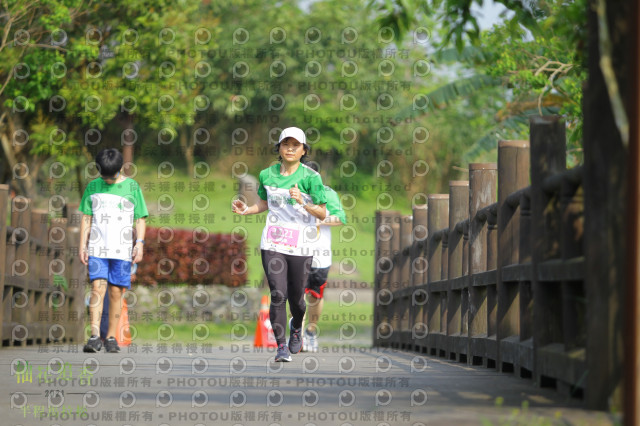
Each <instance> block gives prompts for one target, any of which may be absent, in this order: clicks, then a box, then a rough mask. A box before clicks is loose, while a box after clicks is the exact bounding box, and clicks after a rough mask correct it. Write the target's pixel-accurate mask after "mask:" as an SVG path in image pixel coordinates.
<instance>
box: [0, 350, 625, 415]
mask: <svg viewBox="0 0 640 426" xmlns="http://www.w3.org/2000/svg"><path fill="white" fill-rule="evenodd" d="M169 352H171V351H169ZM273 354H274V353H273V350H272V349H269V350H267V349H254V348H253V347H252V346H250V345H242V346H226V347H214V348H212V351H211V352H210V353H206V354H203V353H200V352H197V353H193V354H187V353H185V352H183V353H182V354H180V355H175V354H171V353H166V354H159V353H157V352H156V351H155V349H154V350H152V351H151V352H148V353H142V347H141V346H138V353H128V350H127V349H126V348H124V349H123V351H122V352H121V353H120V354H106V353H104V352H102V353H98V354H83V353H68V352H67V347H66V346H65V347H64V349H63V350H62V351H61V352H59V353H53V352H52V351H50V352H49V353H39V351H38V348H37V347H34V348H7V349H4V350H3V356H2V359H1V360H0V364H1V366H0V368H1V369H2V372H3V374H2V375H0V386H1V388H2V389H4V391H3V393H4V397H3V398H1V400H2V402H1V406H0V412H2V413H3V420H2V424H3V425H18V424H20V425H31V424H38V425H51V424H60V425H88V424H99V425H126V424H131V425H135V424H142V423H150V424H157V425H159V424H166V425H197V424H205V425H209V424H224V425H227V424H228V425H236V424H237V425H246V426H249V425H271V424H279V425H291V424H300V425H307V424H315V425H342V424H351V425H354V426H355V425H378V424H389V425H421V424H424V425H439V424H443V425H444V424H447V425H451V424H456V425H462V424H481V423H482V422H483V420H485V419H486V420H489V421H490V422H491V423H490V424H505V422H506V420H507V419H509V418H514V419H516V420H517V421H519V422H520V423H519V424H531V423H534V422H536V421H537V423H538V424H539V423H540V422H539V419H541V418H545V419H547V421H548V420H552V421H553V422H554V424H555V422H560V421H565V422H566V423H563V424H594V425H595V424H597V425H600V424H613V420H614V419H613V418H612V417H611V416H609V415H607V414H606V413H601V412H593V411H587V410H584V409H582V408H581V407H580V405H581V403H580V401H578V400H574V399H569V400H567V399H566V398H565V397H561V396H559V394H558V393H557V392H555V391H552V390H549V389H540V388H536V387H535V386H533V385H532V384H531V382H529V381H527V380H523V379H518V378H515V377H511V376H509V375H506V374H500V373H497V372H496V371H494V370H490V369H486V368H481V367H469V366H467V365H463V364H460V363H455V362H447V361H444V360H442V359H438V358H433V357H428V356H422V355H416V354H412V353H406V352H399V351H394V350H391V349H386V350H383V349H381V350H377V349H366V348H341V347H333V348H324V351H322V352H319V353H314V354H311V353H302V354H298V355H294V356H293V358H294V359H293V362H290V363H273V362H271V360H272V359H273ZM25 363H26V365H27V366H28V367H27V368H25ZM29 371H30V374H28V372H29ZM47 371H48V374H46V373H47ZM83 373H84V374H83ZM87 381H88V383H87ZM18 382H20V383H18ZM91 391H93V392H91ZM499 397H500V398H502V399H503V402H502V404H501V405H497V404H496V399H497V398H499ZM524 401H527V402H528V405H529V408H528V410H527V411H526V412H521V413H520V414H518V415H516V416H515V417H512V416H513V412H514V409H522V403H523V402H524ZM50 407H51V408H50ZM83 407H84V408H83ZM521 411H522V410H521ZM56 413H57V416H58V417H55V415H56ZM534 424H535V423H534ZM544 424H550V423H544Z"/></svg>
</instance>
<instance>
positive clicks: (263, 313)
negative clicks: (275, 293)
mask: <svg viewBox="0 0 640 426" xmlns="http://www.w3.org/2000/svg"><path fill="white" fill-rule="evenodd" d="M253 346H255V347H265V348H275V347H277V346H278V344H277V343H276V336H275V335H274V334H273V330H272V328H271V320H270V319H269V296H266V295H265V296H262V301H260V313H258V325H257V327H256V337H255V339H254V340H253Z"/></svg>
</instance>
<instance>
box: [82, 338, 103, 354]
mask: <svg viewBox="0 0 640 426" xmlns="http://www.w3.org/2000/svg"><path fill="white" fill-rule="evenodd" d="M100 349H102V340H100V336H95V335H94V336H91V337H90V338H89V340H87V344H86V345H84V349H82V351H83V352H100Z"/></svg>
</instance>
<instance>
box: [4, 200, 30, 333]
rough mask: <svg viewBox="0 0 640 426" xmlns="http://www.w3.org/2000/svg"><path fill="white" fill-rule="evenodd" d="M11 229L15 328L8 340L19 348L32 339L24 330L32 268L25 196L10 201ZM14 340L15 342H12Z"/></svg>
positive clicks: (28, 215)
mask: <svg viewBox="0 0 640 426" xmlns="http://www.w3.org/2000/svg"><path fill="white" fill-rule="evenodd" d="M11 226H13V228H14V231H13V235H12V236H11V241H12V244H13V245H14V246H15V260H14V261H13V263H12V265H11V268H10V270H9V271H10V273H11V280H12V283H13V287H14V294H13V299H12V315H11V317H12V320H13V322H14V325H13V330H12V331H11V333H12V335H11V339H12V340H14V344H16V345H20V346H21V345H23V344H27V343H28V340H30V339H32V338H33V336H32V335H29V332H28V329H27V324H28V320H29V319H30V313H29V312H30V308H31V306H30V304H31V297H30V294H29V282H28V278H29V272H30V270H31V269H32V266H31V264H30V261H31V257H30V251H31V243H30V237H31V235H30V232H29V230H30V229H31V200H29V199H28V198H24V197H16V198H14V199H13V202H12V208H11ZM14 337H15V339H13V338H14Z"/></svg>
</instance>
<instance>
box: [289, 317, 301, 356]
mask: <svg viewBox="0 0 640 426" xmlns="http://www.w3.org/2000/svg"><path fill="white" fill-rule="evenodd" d="M292 322H293V317H292V318H291V319H290V320H289V351H291V353H292V354H297V353H298V352H300V350H301V349H302V327H300V328H293V327H292V326H291V323H292Z"/></svg>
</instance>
